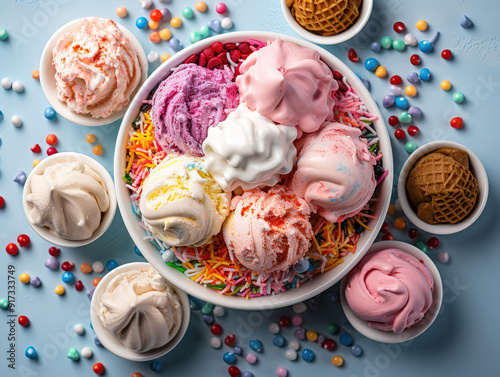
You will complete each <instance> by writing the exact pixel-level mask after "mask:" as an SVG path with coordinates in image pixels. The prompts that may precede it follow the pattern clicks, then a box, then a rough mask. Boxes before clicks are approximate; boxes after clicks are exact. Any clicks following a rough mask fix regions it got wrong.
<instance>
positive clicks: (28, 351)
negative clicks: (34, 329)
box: [24, 346, 37, 359]
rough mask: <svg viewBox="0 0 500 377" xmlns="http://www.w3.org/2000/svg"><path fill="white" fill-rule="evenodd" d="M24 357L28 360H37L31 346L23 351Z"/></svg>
mask: <svg viewBox="0 0 500 377" xmlns="http://www.w3.org/2000/svg"><path fill="white" fill-rule="evenodd" d="M24 355H25V356H26V357H27V358H28V359H36V358H37V353H36V350H35V348H34V347H33V346H29V347H28V348H26V351H24Z"/></svg>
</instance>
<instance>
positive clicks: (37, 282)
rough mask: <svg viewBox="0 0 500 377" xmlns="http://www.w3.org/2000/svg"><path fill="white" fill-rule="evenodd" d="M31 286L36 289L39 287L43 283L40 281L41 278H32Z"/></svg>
mask: <svg viewBox="0 0 500 377" xmlns="http://www.w3.org/2000/svg"><path fill="white" fill-rule="evenodd" d="M30 284H31V285H32V286H33V287H35V288H36V287H39V286H40V285H41V284H42V282H41V281H40V278H39V277H38V276H32V277H31V279H30Z"/></svg>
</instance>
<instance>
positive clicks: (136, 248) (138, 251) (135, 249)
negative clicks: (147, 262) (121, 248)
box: [134, 246, 142, 257]
mask: <svg viewBox="0 0 500 377" xmlns="http://www.w3.org/2000/svg"><path fill="white" fill-rule="evenodd" d="M134 253H136V254H137V255H138V256H140V257H142V253H141V251H140V250H139V248H138V247H137V246H134Z"/></svg>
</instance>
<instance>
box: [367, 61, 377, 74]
mask: <svg viewBox="0 0 500 377" xmlns="http://www.w3.org/2000/svg"><path fill="white" fill-rule="evenodd" d="M378 65H379V64H378V61H377V59H375V58H368V59H366V60H365V68H366V69H367V70H368V71H372V72H373V71H375V69H377V67H378Z"/></svg>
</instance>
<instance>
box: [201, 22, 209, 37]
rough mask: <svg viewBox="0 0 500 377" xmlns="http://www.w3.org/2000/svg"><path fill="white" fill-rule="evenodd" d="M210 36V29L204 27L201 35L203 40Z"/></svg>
mask: <svg viewBox="0 0 500 377" xmlns="http://www.w3.org/2000/svg"><path fill="white" fill-rule="evenodd" d="M209 34H210V29H209V28H208V26H205V25H203V26H202V27H201V28H200V35H201V37H202V38H206V37H208V35H209Z"/></svg>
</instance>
